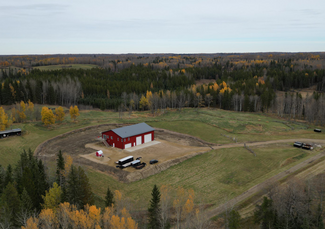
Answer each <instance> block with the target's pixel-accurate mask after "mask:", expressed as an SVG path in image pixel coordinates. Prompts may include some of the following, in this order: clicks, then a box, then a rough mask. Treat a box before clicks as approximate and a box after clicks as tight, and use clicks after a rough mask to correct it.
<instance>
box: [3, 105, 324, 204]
mask: <svg viewBox="0 0 325 229" xmlns="http://www.w3.org/2000/svg"><path fill="white" fill-rule="evenodd" d="M143 121H146V122H147V123H148V124H150V125H152V126H154V127H160V128H165V129H169V130H173V131H177V132H181V133H186V134H190V135H194V136H196V137H199V138H201V139H203V140H205V141H209V142H212V143H216V144H226V143H232V142H233V141H232V140H231V139H230V138H227V137H223V136H221V134H224V135H228V136H231V137H236V138H237V140H238V141H240V142H245V141H266V140H276V139H284V138H295V137H297V138H298V137H300V138H319V139H324V134H323V133H322V134H316V133H314V132H313V130H312V127H308V126H306V125H305V124H299V123H298V124H297V123H292V122H286V121H284V120H279V119H274V118H271V117H268V116H265V115H263V114H252V113H235V112H230V111H223V110H218V109H213V110H208V109H201V110H199V111H196V110H195V109H184V110H183V111H182V112H179V111H168V112H166V113H164V114H162V115H159V116H152V115H150V114H149V113H148V112H134V113H133V114H132V115H131V116H130V117H129V116H128V115H127V114H125V115H124V116H123V118H122V119H119V118H118V113H116V112H103V111H83V112H81V113H80V116H79V117H78V121H77V122H76V123H73V122H71V120H70V118H69V117H66V120H65V121H64V122H63V123H62V124H56V125H54V126H53V127H52V128H51V129H48V128H45V127H43V126H42V125H41V123H40V122H30V123H24V124H15V125H14V126H13V128H21V129H23V131H24V133H25V134H24V135H23V136H22V137H10V138H6V139H1V140H0V146H1V150H0V159H1V165H3V166H7V165H8V164H9V163H10V164H15V163H16V161H17V160H18V158H19V155H20V153H21V152H22V149H28V148H31V149H32V150H35V148H36V147H37V146H38V145H39V144H40V143H42V142H43V141H45V140H47V139H49V138H52V137H55V136H57V135H59V134H61V133H65V132H68V131H71V130H74V129H77V128H82V127H85V126H91V125H98V124H102V123H138V122H143ZM252 149H253V150H254V151H255V153H256V154H257V157H254V156H253V155H252V154H251V153H249V152H248V151H247V150H246V149H244V148H231V149H221V150H213V151H210V152H208V153H206V154H203V155H199V156H196V157H193V158H191V159H189V160H186V161H185V162H182V163H180V164H178V165H176V166H173V167H171V168H169V169H168V170H165V171H163V172H161V173H159V174H156V175H154V176H151V177H148V178H146V179H143V180H141V181H137V182H134V183H130V184H123V183H120V182H117V181H116V180H114V179H113V178H112V177H110V176H108V175H106V174H103V173H100V172H97V171H95V170H94V169H92V168H86V171H87V174H88V176H89V179H90V182H91V184H92V187H93V191H94V192H95V193H96V194H97V195H98V196H100V197H103V196H104V195H105V192H106V189H107V186H110V188H111V189H112V190H115V189H119V190H121V191H122V193H123V194H124V195H125V196H127V197H130V198H131V199H133V200H135V201H139V203H140V205H141V204H142V205H143V207H144V206H147V204H148V198H149V197H150V192H151V189H152V187H153V185H154V184H157V185H162V184H170V185H172V186H173V187H177V186H182V187H184V188H193V189H194V191H195V192H196V193H197V196H199V197H200V198H201V199H202V201H204V202H206V203H214V204H219V203H221V202H224V201H225V200H226V199H229V198H232V197H234V196H236V195H238V194H240V193H242V192H243V191H245V190H247V189H248V188H250V187H252V186H254V185H255V184H258V183H260V182H261V181H263V180H265V179H267V178H269V177H271V176H273V175H275V174H277V173H279V172H280V171H283V170H285V169H287V168H289V167H291V166H293V165H295V164H297V163H299V162H301V161H302V160H304V159H305V158H307V157H309V156H312V155H314V154H315V153H316V152H315V151H314V152H313V153H312V154H306V153H305V152H306V151H302V150H301V149H297V148H293V147H292V146H291V145H290V144H287V145H285V144H282V145H268V147H255V148H254V147H252ZM54 165H55V161H53V164H51V165H49V166H50V170H51V171H52V172H53V171H54V169H53V168H51V167H52V166H54Z"/></svg>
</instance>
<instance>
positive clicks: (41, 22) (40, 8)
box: [0, 0, 325, 54]
mask: <svg viewBox="0 0 325 229" xmlns="http://www.w3.org/2000/svg"><path fill="white" fill-rule="evenodd" d="M324 12H325V0H308V1H307V0H272V1H270V0H259V1H257V0H162V1H155V0H114V1H113V0H92V1H83V0H64V1H63V0H56V1H47V0H27V1H26V0H11V1H5V0H0V21H1V23H0V44H1V48H0V54H55V53H217V52H268V51H288V52H311V51H325V13H324Z"/></svg>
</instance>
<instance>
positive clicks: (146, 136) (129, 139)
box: [102, 123, 155, 149]
mask: <svg viewBox="0 0 325 229" xmlns="http://www.w3.org/2000/svg"><path fill="white" fill-rule="evenodd" d="M102 138H103V139H104V140H105V141H106V142H107V143H108V144H109V145H110V146H113V147H117V148H120V149H127V148H130V147H133V146H137V145H141V144H144V143H147V142H151V141H153V140H154V139H155V129H153V128H152V127H151V126H149V125H147V124H146V123H139V124H136V125H132V126H124V127H121V128H117V129H113V130H109V131H104V132H102Z"/></svg>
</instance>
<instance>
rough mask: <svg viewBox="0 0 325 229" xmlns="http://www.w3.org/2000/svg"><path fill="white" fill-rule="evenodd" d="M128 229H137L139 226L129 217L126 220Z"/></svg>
mask: <svg viewBox="0 0 325 229" xmlns="http://www.w3.org/2000/svg"><path fill="white" fill-rule="evenodd" d="M126 228H127V229H137V228H138V224H137V223H136V222H135V221H134V220H133V219H132V218H131V217H128V218H127V219H126Z"/></svg>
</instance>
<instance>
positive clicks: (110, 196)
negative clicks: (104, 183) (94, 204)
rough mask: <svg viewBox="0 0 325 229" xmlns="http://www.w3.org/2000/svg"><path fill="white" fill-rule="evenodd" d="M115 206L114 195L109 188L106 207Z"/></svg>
mask: <svg viewBox="0 0 325 229" xmlns="http://www.w3.org/2000/svg"><path fill="white" fill-rule="evenodd" d="M113 204H114V195H113V193H112V191H111V190H110V189H109V187H107V192H106V196H105V206H106V207H112V205H113Z"/></svg>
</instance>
